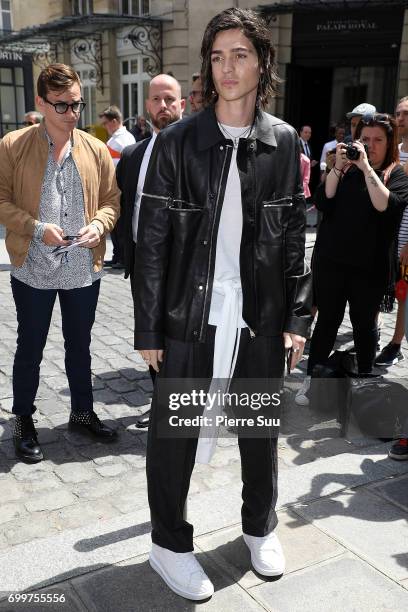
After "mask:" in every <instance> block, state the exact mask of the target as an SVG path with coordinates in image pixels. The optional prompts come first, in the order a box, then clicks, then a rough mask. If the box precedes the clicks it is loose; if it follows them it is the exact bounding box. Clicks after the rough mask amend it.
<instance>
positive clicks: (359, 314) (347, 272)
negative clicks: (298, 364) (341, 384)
mask: <svg viewBox="0 0 408 612" xmlns="http://www.w3.org/2000/svg"><path fill="white" fill-rule="evenodd" d="M313 281H314V282H313V287H314V290H315V298H316V305H317V308H318V315H317V322H316V326H315V328H314V331H313V336H312V339H311V342H310V353H309V362H308V368H307V371H308V374H311V373H312V371H313V367H314V366H315V365H316V364H317V363H321V364H324V363H325V362H326V361H327V359H328V357H329V355H330V353H331V351H332V349H333V347H334V343H335V341H336V337H337V332H338V330H339V327H340V325H341V323H342V321H343V318H344V312H345V309H346V304H347V302H348V303H349V314H350V321H351V324H352V326H353V336H354V344H355V347H356V354H357V363H358V371H359V372H360V373H368V372H371V371H372V369H373V364H374V359H375V354H376V345H377V335H378V332H377V322H376V317H377V313H378V311H379V309H380V304H381V300H382V298H383V295H384V290H385V283H384V279H383V278H381V277H380V278H378V274H376V270H374V271H373V272H364V271H362V270H360V269H358V268H355V267H353V266H350V265H347V264H340V263H337V262H333V261H331V260H330V259H327V258H325V257H322V256H320V255H319V256H318V257H316V258H315V260H314V263H313Z"/></svg>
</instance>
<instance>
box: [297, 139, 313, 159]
mask: <svg viewBox="0 0 408 612" xmlns="http://www.w3.org/2000/svg"><path fill="white" fill-rule="evenodd" d="M299 144H300V150H301V151H302V153H304V154H305V155H306V157H309V155H308V154H307V153H306V149H305V146H304V144H303V140H302V139H301V138H299ZM307 145H308V147H309V153H310V157H309V159H313V152H312V147H311V146H310V144H309V143H307Z"/></svg>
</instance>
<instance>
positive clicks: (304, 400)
mask: <svg viewBox="0 0 408 612" xmlns="http://www.w3.org/2000/svg"><path fill="white" fill-rule="evenodd" d="M310 380H311V377H310V376H305V378H304V381H303V383H302V386H301V387H300V389H299V391H298V392H297V393H296V395H295V404H297V405H298V406H308V405H309V398H308V397H307V395H306V394H307V392H308V391H309V389H310Z"/></svg>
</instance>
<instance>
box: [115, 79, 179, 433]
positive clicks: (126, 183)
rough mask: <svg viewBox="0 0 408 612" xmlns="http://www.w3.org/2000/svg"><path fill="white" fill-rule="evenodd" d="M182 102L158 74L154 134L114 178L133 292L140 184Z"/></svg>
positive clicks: (128, 153) (141, 423) (152, 99)
mask: <svg viewBox="0 0 408 612" xmlns="http://www.w3.org/2000/svg"><path fill="white" fill-rule="evenodd" d="M185 104H186V102H185V100H183V98H182V97H181V87H180V83H179V82H178V81H177V80H176V79H175V78H174V77H172V76H170V75H168V74H159V75H158V76H156V77H154V78H153V79H152V80H151V81H150V85H149V97H148V98H147V100H146V110H147V112H148V114H149V117H150V121H151V123H152V125H153V135H152V136H151V137H150V138H146V139H145V140H142V141H140V142H138V143H136V144H135V145H131V146H129V147H126V149H124V151H123V152H122V156H121V159H120V161H119V163H118V165H117V167H116V178H117V181H118V185H119V188H120V189H121V190H122V207H123V208H122V211H121V216H122V218H123V227H124V233H125V237H124V257H125V262H124V263H125V278H127V277H128V276H130V282H131V286H132V296H133V297H134V293H133V283H132V280H133V261H134V250H135V244H136V240H137V226H138V220H139V206H140V200H141V197H142V191H143V185H144V180H145V176H146V171H147V167H148V165H149V160H150V155H151V152H152V150H153V146H154V143H155V140H156V136H157V134H158V133H159V132H160V130H162V129H163V128H165V127H167V126H168V125H170V123H174V122H175V121H178V120H179V119H181V117H182V115H183V111H184V109H185ZM150 375H151V377H152V380H153V382H154V378H155V371H154V370H153V368H152V367H150ZM149 416H150V410H148V411H147V412H145V413H144V414H143V415H141V416H140V417H139V418H138V419H137V421H136V426H137V427H140V428H142V427H148V425H149Z"/></svg>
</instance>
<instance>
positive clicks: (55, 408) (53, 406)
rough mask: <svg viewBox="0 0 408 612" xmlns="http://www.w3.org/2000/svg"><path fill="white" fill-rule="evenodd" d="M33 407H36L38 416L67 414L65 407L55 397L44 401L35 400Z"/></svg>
mask: <svg viewBox="0 0 408 612" xmlns="http://www.w3.org/2000/svg"><path fill="white" fill-rule="evenodd" d="M35 405H36V406H37V408H38V411H39V412H40V414H43V415H44V416H47V417H48V416H52V415H55V414H61V413H63V414H67V409H66V406H65V405H64V404H61V402H60V401H59V400H58V399H57V398H56V397H53V398H49V399H44V400H38V399H37V400H36V402H35ZM68 414H69V413H68Z"/></svg>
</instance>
